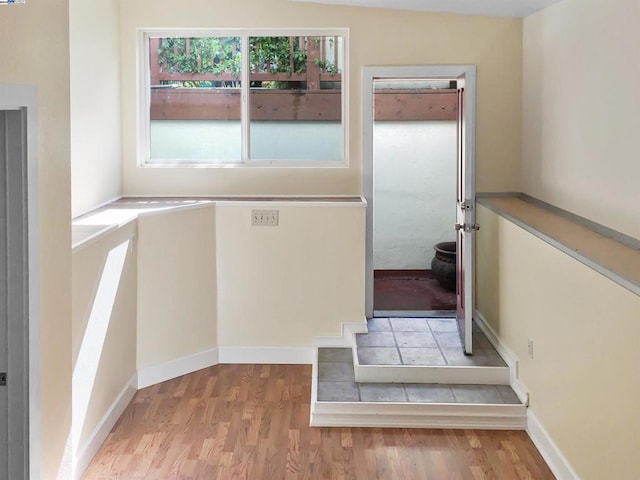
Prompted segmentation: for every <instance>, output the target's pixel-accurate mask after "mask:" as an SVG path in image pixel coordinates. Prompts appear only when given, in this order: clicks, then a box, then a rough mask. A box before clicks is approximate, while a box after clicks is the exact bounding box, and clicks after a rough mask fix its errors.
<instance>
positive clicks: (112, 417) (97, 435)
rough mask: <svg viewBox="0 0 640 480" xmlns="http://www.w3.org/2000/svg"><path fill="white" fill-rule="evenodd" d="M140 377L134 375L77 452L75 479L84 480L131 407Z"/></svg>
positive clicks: (74, 467) (74, 468)
mask: <svg viewBox="0 0 640 480" xmlns="http://www.w3.org/2000/svg"><path fill="white" fill-rule="evenodd" d="M137 382H138V377H137V374H134V375H133V376H132V377H131V380H129V382H128V383H127V384H126V385H125V386H124V388H123V389H122V391H121V392H120V393H119V394H118V396H117V397H116V398H115V400H114V401H113V403H112V404H111V406H110V407H109V408H108V409H107V411H106V413H105V414H104V415H103V417H102V418H101V419H100V421H99V422H98V424H97V425H96V428H95V429H94V430H93V432H91V435H89V437H88V438H87V440H86V441H85V442H84V445H82V447H79V448H78V450H77V452H76V457H75V461H74V465H73V478H74V480H76V479H77V480H79V479H80V478H82V475H83V474H84V471H85V470H86V469H87V467H88V466H89V464H90V463H91V460H93V457H94V456H95V454H96V452H97V451H98V449H99V448H100V447H101V446H102V444H103V443H104V441H105V440H106V439H107V436H108V435H109V432H111V429H112V428H113V426H114V425H115V424H116V422H117V421H118V419H119V418H120V416H121V415H122V414H123V413H124V410H125V409H126V408H127V405H129V402H131V400H132V399H133V396H134V395H135V394H136V391H137V389H136V387H137Z"/></svg>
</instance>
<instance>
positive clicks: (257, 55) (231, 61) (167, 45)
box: [158, 37, 339, 88]
mask: <svg viewBox="0 0 640 480" xmlns="http://www.w3.org/2000/svg"><path fill="white" fill-rule="evenodd" d="M187 40H188V41H187ZM309 41H311V40H310V39H309V38H308V37H250V38H249V64H250V68H251V71H252V72H261V73H266V72H270V73H274V74H275V73H285V74H287V75H289V76H291V75H292V74H300V73H305V72H306V71H307V44H308V42H309ZM313 41H315V42H316V43H318V42H319V41H320V39H318V38H316V39H313ZM330 42H333V39H331V40H330ZM331 44H332V43H331ZM187 45H188V46H189V49H188V51H187ZM240 50H241V40H240V38H239V37H195V38H190V39H186V38H163V39H162V41H161V43H160V48H159V49H158V63H159V64H160V65H161V66H162V69H163V70H164V71H165V72H171V73H183V74H199V75H203V74H212V75H213V76H214V77H217V76H220V75H222V74H228V75H227V77H229V76H230V77H232V78H233V79H235V81H233V80H228V79H224V80H221V81H216V80H211V81H193V80H188V81H171V82H167V83H169V84H174V85H178V86H181V87H187V88H189V87H237V86H238V85H237V80H238V79H239V77H240V69H241V66H242V54H241V51H240ZM314 61H315V63H316V64H317V65H319V66H320V68H321V69H323V70H324V71H325V72H327V73H330V74H332V75H334V74H336V73H339V70H338V68H337V66H336V65H334V64H333V63H331V62H328V61H326V60H323V59H319V58H318V59H315V60H314ZM253 83H259V85H253ZM252 86H261V87H266V88H288V85H286V82H276V81H269V82H267V81H263V82H252Z"/></svg>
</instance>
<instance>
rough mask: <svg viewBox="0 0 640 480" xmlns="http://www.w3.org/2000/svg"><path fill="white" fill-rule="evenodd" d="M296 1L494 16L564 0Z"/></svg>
mask: <svg viewBox="0 0 640 480" xmlns="http://www.w3.org/2000/svg"><path fill="white" fill-rule="evenodd" d="M293 1H295V2H307V3H325V4H332V5H349V6H354V7H379V8H393V9H398V10H414V11H423V12H448V13H461V14H467V15H487V16H492V17H526V16H528V15H531V14H532V13H534V12H537V11H538V10H541V9H543V8H545V7H548V6H549V5H553V4H554V3H558V2H560V1H561V0H293Z"/></svg>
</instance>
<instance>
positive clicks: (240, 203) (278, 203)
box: [213, 197, 367, 208]
mask: <svg viewBox="0 0 640 480" xmlns="http://www.w3.org/2000/svg"><path fill="white" fill-rule="evenodd" d="M213 201H214V202H215V203H216V206H218V207H253V206H262V207H264V206H270V207H279V208H286V207H350V208H354V207H355V208H366V206H367V202H366V201H365V200H364V198H362V197H360V200H359V201H353V202H345V201H341V200H340V199H339V198H337V199H335V200H333V199H328V200H326V201H313V200H281V199H278V200H269V199H268V198H265V199H264V200H240V199H239V200H213Z"/></svg>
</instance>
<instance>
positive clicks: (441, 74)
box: [363, 66, 476, 354]
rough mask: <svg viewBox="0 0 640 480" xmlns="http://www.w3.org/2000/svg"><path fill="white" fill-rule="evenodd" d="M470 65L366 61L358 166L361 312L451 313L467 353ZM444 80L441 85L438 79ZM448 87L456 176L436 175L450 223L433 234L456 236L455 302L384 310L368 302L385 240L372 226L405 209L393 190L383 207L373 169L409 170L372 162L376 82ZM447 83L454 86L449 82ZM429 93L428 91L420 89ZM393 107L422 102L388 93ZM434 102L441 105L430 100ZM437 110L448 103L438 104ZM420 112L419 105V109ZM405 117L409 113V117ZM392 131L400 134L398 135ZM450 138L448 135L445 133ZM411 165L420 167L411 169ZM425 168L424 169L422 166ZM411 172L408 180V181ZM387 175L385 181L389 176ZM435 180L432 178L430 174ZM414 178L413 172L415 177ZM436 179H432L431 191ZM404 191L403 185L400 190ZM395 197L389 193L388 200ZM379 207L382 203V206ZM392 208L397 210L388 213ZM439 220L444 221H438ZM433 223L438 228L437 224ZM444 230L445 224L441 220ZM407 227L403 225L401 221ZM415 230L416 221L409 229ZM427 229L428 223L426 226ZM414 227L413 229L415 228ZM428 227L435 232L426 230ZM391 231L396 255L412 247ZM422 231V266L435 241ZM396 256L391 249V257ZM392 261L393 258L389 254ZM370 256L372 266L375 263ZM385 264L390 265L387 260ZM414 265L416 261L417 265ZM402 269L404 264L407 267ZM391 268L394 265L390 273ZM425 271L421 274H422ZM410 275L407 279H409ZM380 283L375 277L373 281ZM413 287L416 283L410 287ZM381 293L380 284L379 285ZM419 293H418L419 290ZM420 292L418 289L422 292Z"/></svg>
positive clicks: (471, 223) (471, 215) (471, 216)
mask: <svg viewBox="0 0 640 480" xmlns="http://www.w3.org/2000/svg"><path fill="white" fill-rule="evenodd" d="M475 74H476V68H475V66H424V67H365V68H364V70H363V82H364V83H363V96H364V98H363V155H364V168H363V192H364V195H365V198H366V200H367V203H368V209H367V249H366V250H367V258H366V270H367V271H366V314H367V318H372V317H374V316H402V317H408V316H425V315H431V316H433V315H434V314H435V315H439V316H440V315H443V316H449V317H453V318H456V319H457V320H458V328H459V332H460V336H461V337H462V341H463V342H462V343H463V347H464V351H465V353H467V354H471V353H472V338H471V332H472V299H473V241H474V237H475V235H474V233H475V211H474V206H475V165H474V162H475V93H476V82H475ZM443 83H444V85H443ZM439 85H440V86H442V87H448V88H443V91H444V90H447V91H448V93H452V94H454V95H455V96H453V95H452V99H453V105H454V106H455V115H454V116H453V117H450V118H451V119H453V118H455V123H456V125H455V129H454V130H452V131H454V132H455V144H454V145H455V146H454V148H453V149H452V151H451V157H452V158H451V163H450V164H449V166H450V167H452V168H453V169H455V175H453V174H452V175H450V178H448V179H445V178H442V182H441V183H446V182H449V185H450V186H449V189H448V190H447V192H446V196H447V197H448V198H449V201H448V202H450V206H447V207H437V208H438V214H439V215H440V216H441V217H442V219H441V222H440V224H442V225H444V224H445V223H448V224H449V227H448V228H449V230H448V231H444V233H438V235H445V238H448V239H451V240H454V241H453V242H451V243H453V245H454V251H455V253H456V258H457V259H456V260H455V262H456V263H455V265H456V268H455V271H456V273H455V277H454V279H455V280H454V281H455V308H453V309H451V310H449V309H445V311H442V310H439V311H433V309H430V310H424V309H422V308H417V309H414V308H412V307H415V306H418V307H420V306H421V305H420V304H419V303H413V304H409V305H407V306H406V307H405V306H402V305H399V306H398V307H399V308H393V309H390V310H386V309H385V310H382V311H381V310H379V309H378V308H376V306H375V305H374V303H378V304H380V302H376V292H375V288H374V287H375V283H376V282H375V280H376V278H375V273H376V272H375V271H376V270H382V269H380V268H379V267H378V265H382V266H384V263H382V264H381V261H382V260H381V259H382V258H383V256H384V255H382V253H384V247H383V248H382V250H381V249H380V248H379V247H380V243H381V242H384V240H381V239H380V237H379V231H380V229H379V228H378V229H377V226H376V224H378V226H379V224H380V223H382V222H385V221H387V220H385V218H384V217H385V215H387V216H391V217H393V218H392V221H397V220H398V218H399V217H401V216H402V215H404V214H406V213H407V212H406V211H405V209H403V208H402V201H398V198H399V196H396V199H395V200H396V205H395V206H393V205H392V206H391V207H389V205H385V202H388V200H387V199H385V195H386V196H387V197H390V198H392V197H393V194H391V195H388V194H389V193H390V192H386V193H385V192H384V189H382V190H381V189H380V188H379V187H380V186H381V185H383V184H384V181H381V180H380V178H379V176H381V175H383V176H386V177H389V176H399V175H398V170H399V169H407V168H408V167H407V165H403V164H402V162H401V161H400V162H397V163H396V165H393V166H391V167H389V165H387V171H386V172H384V171H378V169H377V168H376V159H375V156H376V153H377V152H376V148H377V147H376V140H377V139H376V133H375V132H376V131H377V130H378V125H376V119H377V118H378V119H379V118H381V117H382V118H383V117H384V114H383V113H382V112H381V111H380V109H379V108H378V105H377V99H376V95H377V92H379V91H380V89H382V88H389V89H390V90H393V89H394V87H395V88H396V89H397V90H405V91H406V90H416V91H417V93H420V92H419V90H420V89H423V90H426V89H433V88H438V86H439ZM452 87H453V88H452ZM424 93H427V92H424ZM394 105H395V107H396V108H395V112H396V113H397V112H398V111H399V110H401V109H406V110H407V111H408V112H410V111H411V110H415V108H416V105H420V102H416V101H413V102H411V101H410V102H406V103H403V102H401V101H399V100H398V99H397V98H396V99H395V100H394ZM431 107H432V108H433V107H436V108H440V106H439V105H432V106H431ZM421 108H422V107H421ZM442 108H443V109H444V108H446V107H444V106H443V107H442ZM418 110H419V109H418ZM418 114H419V112H418ZM408 118H411V114H409V117H408ZM396 138H398V134H396ZM451 140H452V141H453V138H451ZM398 154H399V155H403V153H402V151H401V150H400V151H398ZM413 167H414V168H416V167H417V168H419V167H420V165H417V166H416V165H414V166H413ZM416 172H419V171H418V170H416ZM403 173H404V176H403V177H402V175H400V177H402V178H404V180H403V181H405V182H409V181H414V180H416V179H415V177H416V176H417V177H420V174H419V173H414V174H409V175H407V174H406V173H407V172H403ZM423 173H424V172H423ZM409 176H411V180H408V178H409ZM387 179H388V178H385V179H384V180H387ZM432 180H433V179H432ZM419 182H420V179H419V178H418V183H419ZM436 184H438V179H435V183H434V185H436ZM433 188H434V186H433V185H432V186H431V189H432V190H433ZM404 193H405V194H406V193H407V192H406V191H405V192H404ZM391 201H393V200H391ZM385 210H388V212H387V213H385ZM394 212H395V213H394ZM420 215H424V216H425V218H420ZM427 220H428V219H427V218H426V214H425V213H424V212H422V213H420V212H418V216H417V218H415V220H414V221H415V222H416V225H417V224H418V223H419V222H421V221H422V222H426V221H427ZM443 222H444V223H443ZM438 228H439V227H438ZM443 228H444V229H445V230H446V228H447V227H446V226H445V227H443ZM405 230H406V228H405ZM413 230H414V231H415V230H417V229H416V228H414V229H413ZM429 230H430V231H431V230H433V229H429ZM387 231H388V232H389V231H393V228H391V229H389V228H387ZM414 233H415V232H414ZM430 233H433V232H430ZM393 234H394V235H396V238H395V240H394V239H393V238H390V239H387V240H390V242H389V243H390V244H395V246H396V247H397V250H399V251H400V253H401V254H402V255H405V253H406V251H407V250H410V249H411V246H410V245H409V244H406V245H402V240H401V239H400V237H398V236H397V234H398V232H397V231H396V232H393ZM424 242H425V240H424V238H422V239H419V241H418V244H419V245H420V247H419V248H420V249H421V250H422V252H421V253H420V255H422V258H420V260H419V261H420V262H421V264H420V265H421V266H422V267H425V266H426V265H427V261H428V260H427V259H425V258H424V256H425V250H426V249H431V248H433V246H434V245H428V243H433V242H431V241H429V240H427V241H426V242H427V246H425V245H424ZM396 257H397V256H396ZM392 261H393V262H398V258H396V259H394V260H392ZM376 263H377V264H378V265H376ZM389 265H390V264H389ZM416 265H417V264H416ZM405 268H406V267H405ZM390 270H391V272H390V273H397V271H398V270H402V268H400V269H395V268H392V269H390ZM408 270H418V271H419V270H422V271H423V272H424V270H428V269H426V268H419V269H408ZM394 271H395V272H394ZM412 273H413V277H414V279H413V281H415V280H416V279H417V280H418V281H422V282H423V284H424V283H425V280H426V279H425V278H424V277H423V278H420V276H419V275H418V274H419V273H420V272H415V271H414V272H412ZM423 276H424V273H423ZM379 279H380V273H379V272H378V280H379ZM408 281H409V282H410V281H412V280H411V279H408ZM378 283H379V282H378ZM414 290H417V289H414ZM378 293H380V291H378ZM419 293H420V292H419ZM422 293H423V294H424V292H422ZM451 307H453V305H448V307H447V308H451Z"/></svg>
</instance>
